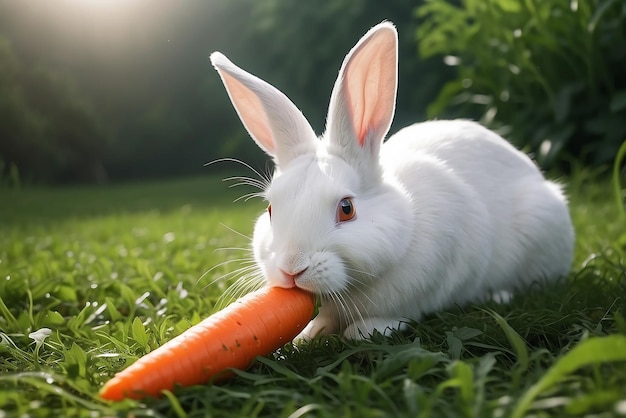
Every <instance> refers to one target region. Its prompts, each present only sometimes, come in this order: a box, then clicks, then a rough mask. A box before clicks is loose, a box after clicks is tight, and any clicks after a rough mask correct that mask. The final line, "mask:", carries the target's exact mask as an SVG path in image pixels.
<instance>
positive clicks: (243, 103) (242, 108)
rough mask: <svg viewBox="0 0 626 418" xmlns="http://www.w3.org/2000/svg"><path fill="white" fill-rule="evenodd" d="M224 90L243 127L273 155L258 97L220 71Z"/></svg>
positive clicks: (265, 119) (270, 136)
mask: <svg viewBox="0 0 626 418" xmlns="http://www.w3.org/2000/svg"><path fill="white" fill-rule="evenodd" d="M220 75H221V76H222V80H223V81H224V84H225V85H226V90H227V91H228V95H229V96H230V100H231V101H232V102H233V105H234V106H235V109H236V110H237V114H238V115H239V118H240V119H241V121H242V122H243V124H244V126H245V127H246V129H247V130H248V132H249V133H250V135H251V136H252V138H253V139H254V140H255V141H257V143H258V144H259V145H260V146H261V148H263V149H264V150H265V151H266V152H267V153H269V154H272V155H273V154H274V150H275V148H276V142H275V141H274V136H273V135H272V129H271V127H270V123H269V119H268V117H267V113H266V112H265V108H264V107H263V104H262V103H261V100H260V99H259V97H258V96H257V95H256V94H255V93H253V92H252V91H251V90H250V89H249V88H247V87H246V86H245V85H244V84H242V83H241V82H240V81H239V80H237V79H236V78H235V77H233V76H231V75H230V74H229V73H228V72H226V71H220Z"/></svg>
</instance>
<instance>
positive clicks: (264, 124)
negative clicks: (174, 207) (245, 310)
mask: <svg viewBox="0 0 626 418" xmlns="http://www.w3.org/2000/svg"><path fill="white" fill-rule="evenodd" d="M211 61H212V63H213V65H214V66H215V68H216V69H217V71H218V72H219V74H220V76H221V78H222V80H223V82H224V85H225V86H226V89H227V91H228V94H229V96H230V99H231V101H232V103H233V105H234V107H235V109H236V110H237V113H238V114H239V117H240V118H241V120H242V122H243V124H244V126H245V127H246V129H247V130H248V132H249V133H250V135H251V136H252V138H253V139H254V140H255V142H256V143H257V144H258V145H259V147H261V148H262V149H263V150H264V151H265V152H266V153H267V154H269V155H270V156H272V157H273V159H274V161H275V164H276V170H275V173H274V177H273V179H272V181H271V184H270V185H269V187H268V189H267V190H266V191H265V197H266V199H267V201H268V210H267V212H266V213H264V214H262V215H261V216H260V217H259V219H258V220H257V223H256V227H255V230H254V239H253V248H254V253H255V258H256V260H257V262H258V264H259V265H260V267H261V268H262V270H263V272H264V274H265V277H266V278H267V280H268V281H269V282H270V283H271V284H272V285H276V286H281V287H292V286H298V287H301V288H304V289H307V290H310V291H314V292H316V293H318V294H323V295H334V296H333V297H336V298H341V297H342V296H341V292H343V291H344V290H346V289H349V288H358V287H360V286H363V285H366V284H367V283H368V282H369V281H371V280H376V279H377V277H378V273H379V272H381V271H382V270H383V269H385V268H388V266H389V265H390V264H392V263H393V262H394V261H395V260H398V259H400V258H401V257H402V256H403V255H404V253H405V252H406V250H407V247H408V245H409V238H408V234H406V231H407V230H410V229H411V225H407V223H410V222H411V221H410V219H411V216H410V211H411V209H410V204H409V203H408V202H407V198H406V197H405V196H404V194H403V193H402V192H401V188H400V187H398V186H397V185H394V184H390V183H389V182H390V181H391V180H389V179H387V178H386V176H385V175H384V173H383V171H382V168H381V165H380V163H379V151H380V147H381V144H382V141H383V138H384V137H385V135H386V134H387V131H388V130H389V127H390V125H391V122H392V119H393V114H394V108H395V97H396V90H397V33H396V30H395V28H394V26H393V25H392V24H391V23H387V22H385V23H381V24H379V25H377V26H376V27H374V28H372V29H371V30H370V31H369V32H368V33H367V34H366V35H365V36H364V37H363V38H362V39H361V40H360V41H359V42H358V43H357V45H356V46H355V47H354V48H353V49H352V50H351V51H350V53H349V54H348V55H347V56H346V58H345V60H344V62H343V65H342V67H341V70H340V72H339V76H338V78H337V81H336V83H335V85H334V88H333V91H332V95H331V100H330V106H329V111H328V117H327V126H326V132H325V133H324V135H322V137H321V138H317V136H316V135H315V133H314V131H313V129H312V128H311V126H310V124H309V123H308V122H307V120H306V119H305V118H304V116H303V115H302V113H301V112H300V111H299V110H298V109H297V108H296V106H295V105H294V104H293V103H292V102H291V101H290V100H289V99H288V98H287V97H286V96H285V95H284V94H283V93H281V92H280V91H279V90H277V89H276V88H274V87H273V86H271V85H270V84H268V83H266V82H265V81H263V80H261V79H259V78H257V77H255V76H253V75H251V74H249V73H247V72H245V71H243V70H242V69H240V68H238V67H237V66H235V65H234V64H233V63H232V62H230V61H229V60H228V59H227V58H226V57H225V56H224V55H222V54H220V53H217V52H216V53H213V54H212V55H211ZM337 302H341V301H340V300H339V301H337Z"/></svg>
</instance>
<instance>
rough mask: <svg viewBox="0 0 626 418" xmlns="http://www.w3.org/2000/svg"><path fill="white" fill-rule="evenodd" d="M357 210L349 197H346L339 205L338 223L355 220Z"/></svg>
mask: <svg viewBox="0 0 626 418" xmlns="http://www.w3.org/2000/svg"><path fill="white" fill-rule="evenodd" d="M355 216H356V210H355V209H354V202H353V201H352V199H351V198H349V197H344V198H343V199H341V201H340V202H339V205H337V222H346V221H350V220H352V219H354V217H355Z"/></svg>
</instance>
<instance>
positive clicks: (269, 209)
mask: <svg viewBox="0 0 626 418" xmlns="http://www.w3.org/2000/svg"><path fill="white" fill-rule="evenodd" d="M267 213H268V214H269V215H270V221H271V220H272V205H267Z"/></svg>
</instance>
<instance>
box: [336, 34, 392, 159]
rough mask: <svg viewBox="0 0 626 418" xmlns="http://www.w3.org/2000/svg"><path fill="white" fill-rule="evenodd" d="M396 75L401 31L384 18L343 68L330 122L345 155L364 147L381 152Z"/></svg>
mask: <svg viewBox="0 0 626 418" xmlns="http://www.w3.org/2000/svg"><path fill="white" fill-rule="evenodd" d="M397 80H398V34H397V32H396V29H395V27H394V26H393V24H392V23H390V22H383V23H381V24H379V25H377V26H375V27H373V28H372V29H370V30H369V32H367V33H366V34H365V36H363V37H362V38H361V40H360V41H359V42H358V43H357V44H356V46H355V47H354V48H352V50H351V51H350V52H349V53H348V55H347V56H346V58H345V60H344V61H343V65H342V66H341V70H340V71H339V76H338V78H337V81H336V82H335V86H334V88H333V93H332V96H331V99H330V106H329V110H328V118H327V126H326V137H328V139H329V141H330V143H331V144H332V145H337V146H338V147H335V152H337V153H340V154H343V155H342V156H343V157H344V158H346V157H348V158H347V159H354V158H359V159H363V157H361V155H362V154H363V153H364V152H366V154H369V156H370V157H373V158H378V152H379V150H380V145H381V143H382V140H383V138H384V137H385V135H386V134H387V131H389V127H390V126H391V122H392V120H393V114H394V111H395V101H396V91H397V84H398V81H397ZM331 149H332V147H331ZM366 159H367V158H366Z"/></svg>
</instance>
